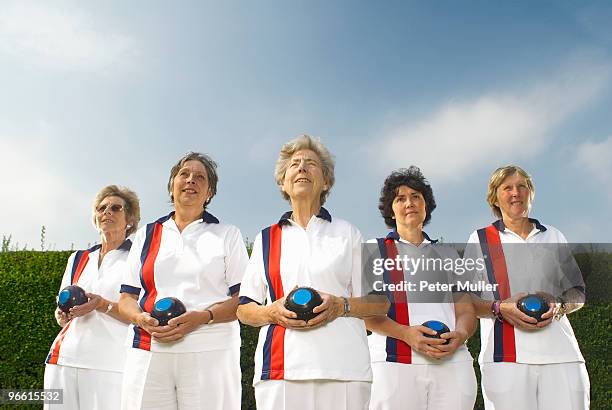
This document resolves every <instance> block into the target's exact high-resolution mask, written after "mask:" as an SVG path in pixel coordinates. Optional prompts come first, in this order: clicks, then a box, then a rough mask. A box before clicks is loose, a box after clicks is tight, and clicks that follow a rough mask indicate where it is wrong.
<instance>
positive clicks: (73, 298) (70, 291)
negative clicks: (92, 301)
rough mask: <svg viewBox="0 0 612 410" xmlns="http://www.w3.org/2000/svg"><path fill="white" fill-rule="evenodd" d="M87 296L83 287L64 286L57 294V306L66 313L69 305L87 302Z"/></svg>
mask: <svg viewBox="0 0 612 410" xmlns="http://www.w3.org/2000/svg"><path fill="white" fill-rule="evenodd" d="M88 300H89V298H88V297H87V295H86V294H85V291H84V290H83V288H81V287H78V286H77V285H70V286H66V287H65V288H64V289H62V290H61V291H60V293H59V295H58V296H57V307H58V308H60V310H61V311H62V312H64V313H68V311H69V310H70V308H71V307H75V306H78V305H82V304H83V303H87V301H88Z"/></svg>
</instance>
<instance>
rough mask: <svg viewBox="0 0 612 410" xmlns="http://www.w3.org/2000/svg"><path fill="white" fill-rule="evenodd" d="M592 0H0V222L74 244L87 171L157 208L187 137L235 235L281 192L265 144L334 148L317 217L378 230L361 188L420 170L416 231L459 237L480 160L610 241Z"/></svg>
mask: <svg viewBox="0 0 612 410" xmlns="http://www.w3.org/2000/svg"><path fill="white" fill-rule="evenodd" d="M610 21H612V4H610V3H609V2H607V1H601V2H573V1H565V2H564V1H550V2H549V1H517V2H492V1H474V2H471V1H468V2H456V1H448V2H444V1H439V2H425V1H422V2H415V1H385V2H373V1H372V2H366V1H307V2H306V1H304V2H297V1H291V2H286V1H259V2H253V1H240V2H239V1H224V2H212V1H210V2H204V1H194V2H188V1H181V2H161V1H160V2H149V1H147V2H145V1H134V2H127V3H126V2H117V1H107V2H76V1H73V2H64V1H57V2H23V1H14V2H13V1H2V3H1V5H0V74H1V75H0V90H1V91H0V174H1V175H2V189H1V190H0V203H1V204H2V205H1V209H2V212H1V213H0V235H9V234H10V235H12V239H13V242H15V241H17V242H19V244H20V246H23V245H25V244H27V246H28V248H32V247H34V248H39V247H40V244H39V234H40V227H41V226H42V225H45V226H46V228H47V246H48V247H51V248H54V249H67V248H70V247H71V246H74V247H76V248H79V247H84V246H86V245H87V244H88V243H94V242H95V241H96V240H97V233H96V231H95V230H94V228H93V227H92V225H91V223H90V205H91V201H92V199H93V197H94V195H95V193H96V192H97V190H98V189H99V188H101V187H102V186H104V185H106V184H111V183H116V184H120V185H126V186H128V187H130V188H132V189H134V190H135V191H136V192H137V193H138V194H139V196H140V198H141V206H142V223H143V224H144V223H146V222H148V221H151V220H153V219H156V218H157V217H158V216H161V215H163V214H165V213H167V212H168V211H169V209H170V207H169V202H168V197H167V193H166V191H165V185H166V181H167V178H168V173H169V170H170V167H171V166H172V165H173V163H174V162H175V161H176V160H177V159H178V158H179V157H180V156H181V155H182V154H183V153H184V152H186V151H189V150H195V151H202V152H206V153H209V154H210V155H211V156H212V157H213V158H215V159H216V160H217V161H218V162H219V164H220V167H219V173H220V185H219V192H218V194H217V197H215V198H214V200H213V202H212V205H211V207H210V211H211V212H212V213H213V214H215V215H216V216H218V217H219V218H220V219H221V220H223V221H225V222H228V223H232V224H235V225H237V226H238V227H239V228H240V229H241V230H242V233H243V235H244V236H245V237H249V238H251V239H252V238H253V237H254V236H255V234H256V233H257V232H258V231H259V230H260V229H261V228H262V227H264V226H267V225H269V224H270V223H273V222H275V221H276V220H277V219H278V217H279V216H280V215H281V213H282V212H283V211H285V210H286V209H287V208H288V204H287V203H286V202H284V200H283V199H282V198H281V196H280V194H279V193H278V189H277V187H276V185H275V183H274V178H273V169H274V162H275V160H276V157H277V154H278V150H279V148H280V146H281V145H282V143H284V142H286V141H287V140H289V139H291V138H293V137H295V136H297V135H300V134H302V133H308V134H310V135H313V136H316V137H319V138H321V140H322V141H323V142H324V143H325V144H326V145H327V146H328V147H329V148H330V150H331V151H332V152H333V153H334V154H335V156H336V160H337V164H336V186H335V187H334V188H333V191H332V194H331V196H330V198H329V199H328V203H327V204H326V206H327V208H328V209H329V210H330V211H331V213H332V215H335V216H337V217H341V218H344V219H347V220H349V221H351V222H352V223H354V224H355V225H356V226H358V227H359V228H360V229H361V231H362V233H363V234H364V236H365V237H374V236H379V235H382V234H383V233H384V232H385V231H386V228H385V227H384V224H383V220H382V218H381V217H380V216H379V214H378V210H377V201H378V194H379V191H380V188H381V185H382V182H383V180H384V178H385V176H386V175H387V174H388V173H390V172H391V171H392V170H393V169H396V168H399V167H406V166H409V165H417V166H420V167H421V169H422V170H423V172H424V174H425V175H426V176H427V177H428V178H429V180H430V181H431V183H432V186H433V188H434V194H435V196H436V200H437V202H438V209H436V210H435V212H434V214H433V218H432V222H431V224H430V225H429V226H428V227H427V228H426V230H427V231H428V232H429V233H430V234H431V235H432V236H436V237H440V236H442V237H444V238H445V240H447V241H456V242H461V241H465V240H466V239H467V237H468V236H469V233H470V232H471V231H472V230H474V229H476V228H478V227H481V226H484V225H485V224H487V223H489V222H491V221H492V220H493V217H492V216H491V214H490V211H489V209H488V207H487V205H486V203H485V199H484V196H485V192H486V183H487V179H488V175H489V174H490V172H491V171H492V170H493V169H494V168H496V167H497V166H500V165H505V164H507V163H516V164H519V165H521V166H523V167H524V168H526V169H527V170H528V171H529V172H530V173H531V174H532V175H533V177H534V180H535V184H536V200H535V203H534V206H533V210H532V216H534V217H536V218H538V219H540V220H541V222H543V223H548V224H552V225H555V226H557V227H558V228H559V229H561V230H562V231H563V232H564V233H565V234H566V236H567V237H568V239H569V240H570V241H572V242H610V234H609V232H610V230H611V229H612V221H611V218H610V216H609V209H610V206H611V205H612V193H611V192H612V191H611V189H610V186H611V185H612V161H611V158H612V115H611V113H612V26H611V25H610V24H609V22H610Z"/></svg>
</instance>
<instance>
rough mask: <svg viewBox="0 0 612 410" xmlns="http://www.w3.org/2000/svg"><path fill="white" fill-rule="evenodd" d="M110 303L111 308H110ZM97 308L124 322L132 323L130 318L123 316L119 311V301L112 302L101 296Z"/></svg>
mask: <svg viewBox="0 0 612 410" xmlns="http://www.w3.org/2000/svg"><path fill="white" fill-rule="evenodd" d="M109 305H110V307H111V308H110V310H109ZM96 310H97V311H98V312H100V313H104V314H107V315H109V316H110V317H112V318H113V319H116V320H118V321H120V322H123V323H131V322H130V320H129V319H127V318H125V317H123V315H121V313H120V312H119V302H111V301H110V300H107V299H104V298H103V297H100V302H99V303H98V306H97V307H96Z"/></svg>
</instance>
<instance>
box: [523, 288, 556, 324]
mask: <svg viewBox="0 0 612 410" xmlns="http://www.w3.org/2000/svg"><path fill="white" fill-rule="evenodd" d="M516 306H517V307H518V309H519V310H520V311H521V312H523V313H524V314H526V315H527V316H531V317H532V318H534V319H536V320H537V321H538V322H541V321H542V315H543V314H544V313H546V312H548V308H549V306H548V303H547V302H546V300H544V298H543V297H542V296H540V295H536V294H529V295H527V296H525V297H523V298H521V299H519V300H518V302H516Z"/></svg>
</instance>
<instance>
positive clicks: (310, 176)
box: [282, 149, 329, 201]
mask: <svg viewBox="0 0 612 410" xmlns="http://www.w3.org/2000/svg"><path fill="white" fill-rule="evenodd" d="M282 189H283V191H284V192H285V193H286V194H287V195H289V198H291V200H292V201H293V200H296V199H312V200H320V198H321V192H323V191H326V190H328V189H329V186H328V184H327V183H326V182H325V179H324V178H323V168H322V167H321V159H320V158H319V156H318V155H317V154H316V153H315V152H314V151H312V150H309V149H304V150H300V151H297V152H296V153H295V154H293V155H292V156H291V159H290V161H289V167H288V168H287V171H286V172H285V179H284V180H283V187H282Z"/></svg>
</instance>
